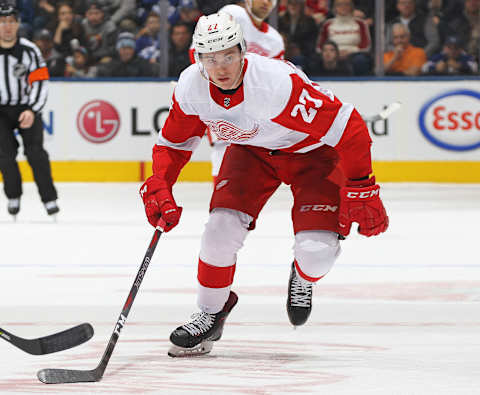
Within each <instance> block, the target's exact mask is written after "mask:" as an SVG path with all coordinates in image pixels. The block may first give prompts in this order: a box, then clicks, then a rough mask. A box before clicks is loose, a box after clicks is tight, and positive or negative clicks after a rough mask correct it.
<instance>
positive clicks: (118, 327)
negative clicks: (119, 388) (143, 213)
mask: <svg viewBox="0 0 480 395" xmlns="http://www.w3.org/2000/svg"><path fill="white" fill-rule="evenodd" d="M161 235H162V231H160V229H158V228H157V229H155V233H154V234H153V237H152V240H151V241H150V244H149V246H148V248H147V252H146V253H145V256H144V258H143V261H142V264H141V265H140V269H138V273H137V276H136V277H135V281H134V282H133V285H132V288H131V289H130V293H129V294H128V297H127V300H126V301H125V304H124V305H123V308H122V312H121V313H120V316H119V317H118V320H117V323H116V324H115V328H114V330H113V333H112V336H111V337H110V340H109V342H108V345H107V348H106V349H105V352H104V354H103V357H102V359H101V360H100V364H99V366H98V367H97V370H99V371H100V372H101V374H102V375H103V372H104V371H105V369H106V368H107V365H108V361H109V360H110V357H111V356H112V353H113V350H114V348H115V345H116V344H117V341H118V338H119V337H120V332H121V331H122V329H123V327H124V325H125V323H126V321H127V317H128V313H129V312H130V309H131V307H132V304H133V301H134V300H135V297H136V296H137V292H138V289H139V288H140V284H141V283H142V281H143V278H144V277H145V273H146V271H147V269H148V265H149V264H150V260H151V259H152V256H153V253H154V252H155V248H156V247H157V244H158V240H160V236H161Z"/></svg>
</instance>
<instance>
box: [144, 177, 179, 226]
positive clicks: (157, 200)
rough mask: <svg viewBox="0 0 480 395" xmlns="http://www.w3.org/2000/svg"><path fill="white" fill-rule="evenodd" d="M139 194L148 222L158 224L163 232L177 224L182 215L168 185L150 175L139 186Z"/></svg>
mask: <svg viewBox="0 0 480 395" xmlns="http://www.w3.org/2000/svg"><path fill="white" fill-rule="evenodd" d="M140 196H141V197H142V200H143V204H144V205H145V213H146V214H147V218H148V222H150V224H151V225H152V226H154V227H156V226H159V227H160V228H162V229H163V231H164V232H168V231H170V230H172V229H173V228H174V227H175V226H177V224H178V221H180V216H181V215H182V207H178V206H177V204H176V203H175V199H174V198H173V196H172V193H171V192H170V189H169V188H168V186H167V185H166V184H165V183H164V182H162V181H161V180H159V179H158V178H156V177H154V176H152V177H149V178H148V179H147V180H146V181H145V183H144V184H143V185H142V187H141V188H140Z"/></svg>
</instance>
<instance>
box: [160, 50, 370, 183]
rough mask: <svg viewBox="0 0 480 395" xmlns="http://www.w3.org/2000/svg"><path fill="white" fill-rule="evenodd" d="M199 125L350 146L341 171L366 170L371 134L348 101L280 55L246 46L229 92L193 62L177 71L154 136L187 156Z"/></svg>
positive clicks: (246, 137) (241, 135) (294, 144)
mask: <svg viewBox="0 0 480 395" xmlns="http://www.w3.org/2000/svg"><path fill="white" fill-rule="evenodd" d="M206 126H208V127H209V128H210V130H211V131H212V132H213V133H214V134H215V135H216V137H217V138H218V139H220V140H224V141H226V142H229V143H234V144H243V145H251V146H257V147H263V148H266V149H269V150H282V151H285V152H292V153H304V152H308V151H311V150H313V149H315V148H318V147H319V146H322V145H324V144H327V145H329V146H332V147H337V148H338V150H339V151H342V150H343V147H345V148H346V152H350V153H351V154H352V157H351V158H349V159H348V160H347V162H348V163H347V164H346V167H345V170H346V173H347V175H348V176H351V177H352V178H354V177H356V176H358V177H363V176H365V175H367V174H369V172H370V171H371V170H369V169H371V159H370V142H371V140H370V137H369V134H368V130H367V128H366V126H365V123H364V122H363V120H362V119H361V117H360V115H359V114H358V113H357V111H356V110H354V108H353V106H352V105H351V104H348V103H342V102H341V101H340V100H338V99H337V98H336V97H335V96H334V95H333V93H332V92H331V91H329V90H327V89H323V88H320V87H319V86H318V84H316V83H313V82H312V81H310V80H309V79H308V77H307V76H306V75H305V74H304V73H303V72H301V71H300V70H298V69H297V68H296V67H295V66H293V65H292V64H290V63H288V62H285V61H282V60H276V59H269V58H266V57H263V56H259V55H256V54H247V55H246V57H245V65H244V77H243V83H242V85H241V86H240V87H239V88H238V89H237V90H236V91H235V93H234V94H224V93H222V92H221V91H220V89H218V87H216V86H215V85H213V84H211V83H210V82H209V81H207V80H206V79H205V78H204V77H203V76H202V75H201V73H200V70H199V68H198V65H196V64H193V65H191V66H189V67H188V68H187V69H186V70H185V71H183V73H182V74H181V75H180V78H179V80H178V84H177V86H176V88H175V92H174V95H173V98H172V106H171V109H170V112H169V115H168V117H167V120H166V122H165V124H164V126H163V128H162V130H161V132H160V134H159V140H158V143H157V144H158V146H162V147H165V148H168V149H173V150H177V151H184V152H185V153H186V152H188V153H189V155H186V156H185V155H183V156H184V158H187V156H188V158H187V160H188V159H189V157H190V154H191V152H192V151H193V150H194V149H195V148H196V147H197V146H198V144H199V143H200V139H201V137H202V136H203V134H204V131H205V127H206ZM347 156H349V155H347ZM353 156H354V157H353ZM154 170H155V169H154Z"/></svg>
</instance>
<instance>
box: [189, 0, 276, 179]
mask: <svg viewBox="0 0 480 395" xmlns="http://www.w3.org/2000/svg"><path fill="white" fill-rule="evenodd" d="M276 3H277V0H246V1H245V8H244V7H241V6H239V5H236V4H229V5H226V6H225V7H223V8H222V9H221V11H225V12H227V13H228V14H230V15H231V16H233V17H234V18H235V19H236V21H237V22H238V24H239V25H240V27H241V28H242V32H243V38H244V39H245V45H246V51H247V52H252V53H256V54H259V55H262V56H266V57H268V58H276V59H283V55H284V53H285V46H284V44H283V39H282V36H281V35H280V33H278V32H277V31H276V30H275V29H274V28H273V27H272V26H270V25H269V24H268V23H267V22H265V19H266V18H268V16H269V15H270V13H271V12H272V10H273V9H274V8H275V6H276ZM191 53H192V57H193V51H192V52H191ZM193 61H194V59H192V63H193ZM207 133H208V137H209V140H210V143H211V145H212V148H213V149H212V154H211V162H212V177H213V182H214V184H215V181H216V178H217V176H218V171H219V170H220V165H221V164H222V160H223V155H225V150H226V148H227V146H228V143H227V142H226V141H222V140H219V139H217V138H216V136H215V135H212V133H211V132H210V131H207Z"/></svg>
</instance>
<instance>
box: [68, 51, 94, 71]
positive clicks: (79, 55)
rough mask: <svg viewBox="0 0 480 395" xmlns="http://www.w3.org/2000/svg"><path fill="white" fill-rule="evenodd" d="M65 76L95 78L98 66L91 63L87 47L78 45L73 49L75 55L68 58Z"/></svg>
mask: <svg viewBox="0 0 480 395" xmlns="http://www.w3.org/2000/svg"><path fill="white" fill-rule="evenodd" d="M66 63H67V65H66V66H65V77H75V78H94V77H96V76H97V68H96V67H95V66H91V65H90V61H89V56H88V51H87V49H86V48H85V47H81V46H78V47H76V48H75V49H74V51H73V56H68V57H67V59H66Z"/></svg>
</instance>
